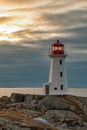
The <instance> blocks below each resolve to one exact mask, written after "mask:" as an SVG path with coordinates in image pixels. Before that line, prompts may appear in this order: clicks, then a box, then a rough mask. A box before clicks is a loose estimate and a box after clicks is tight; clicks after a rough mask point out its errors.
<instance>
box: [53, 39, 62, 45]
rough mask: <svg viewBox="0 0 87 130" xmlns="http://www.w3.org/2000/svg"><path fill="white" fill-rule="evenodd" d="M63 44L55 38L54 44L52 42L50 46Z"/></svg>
mask: <svg viewBox="0 0 87 130" xmlns="http://www.w3.org/2000/svg"><path fill="white" fill-rule="evenodd" d="M56 45H58V46H64V45H63V44H62V43H61V42H60V41H59V40H57V42H55V43H54V44H52V46H56Z"/></svg>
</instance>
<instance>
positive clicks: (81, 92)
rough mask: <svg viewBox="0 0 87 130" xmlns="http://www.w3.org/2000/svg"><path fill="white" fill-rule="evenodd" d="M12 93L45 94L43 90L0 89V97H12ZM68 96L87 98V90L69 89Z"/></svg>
mask: <svg viewBox="0 0 87 130" xmlns="http://www.w3.org/2000/svg"><path fill="white" fill-rule="evenodd" d="M12 93H23V94H38V95H41V94H43V89H42V88H0V97H2V96H10V95H11V94H12ZM68 94H70V95H75V96H81V97H87V88H69V92H68Z"/></svg>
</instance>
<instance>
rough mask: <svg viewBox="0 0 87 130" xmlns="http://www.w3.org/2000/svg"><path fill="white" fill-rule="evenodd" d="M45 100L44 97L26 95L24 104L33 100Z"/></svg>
mask: <svg viewBox="0 0 87 130" xmlns="http://www.w3.org/2000/svg"><path fill="white" fill-rule="evenodd" d="M43 98H44V95H30V94H25V98H24V102H30V101H32V100H42V99H43Z"/></svg>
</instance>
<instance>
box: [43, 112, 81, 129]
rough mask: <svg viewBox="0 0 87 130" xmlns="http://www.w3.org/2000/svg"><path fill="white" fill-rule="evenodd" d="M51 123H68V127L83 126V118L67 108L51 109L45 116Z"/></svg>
mask: <svg viewBox="0 0 87 130" xmlns="http://www.w3.org/2000/svg"><path fill="white" fill-rule="evenodd" d="M43 118H44V119H46V120H47V121H48V122H49V123H52V124H55V125H63V124H66V125H67V126H68V127H69V126H70V127H76V126H80V127H82V126H83V120H82V119H81V117H79V116H78V115H77V114H75V113H74V112H70V111H66V110H49V111H47V112H46V114H45V116H43Z"/></svg>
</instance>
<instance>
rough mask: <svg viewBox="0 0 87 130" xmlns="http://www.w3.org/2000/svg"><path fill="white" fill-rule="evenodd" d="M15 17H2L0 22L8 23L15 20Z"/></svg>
mask: <svg viewBox="0 0 87 130" xmlns="http://www.w3.org/2000/svg"><path fill="white" fill-rule="evenodd" d="M14 19H15V17H13V16H11V17H0V24H4V23H8V22H10V21H13V20H14Z"/></svg>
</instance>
